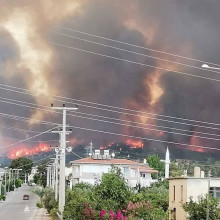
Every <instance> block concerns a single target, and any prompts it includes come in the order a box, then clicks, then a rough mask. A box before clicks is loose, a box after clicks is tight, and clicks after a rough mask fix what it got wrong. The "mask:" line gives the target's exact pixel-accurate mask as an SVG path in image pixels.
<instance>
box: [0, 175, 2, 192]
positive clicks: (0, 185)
mask: <svg viewBox="0 0 220 220" xmlns="http://www.w3.org/2000/svg"><path fill="white" fill-rule="evenodd" d="M1 195H2V179H0V196H1Z"/></svg>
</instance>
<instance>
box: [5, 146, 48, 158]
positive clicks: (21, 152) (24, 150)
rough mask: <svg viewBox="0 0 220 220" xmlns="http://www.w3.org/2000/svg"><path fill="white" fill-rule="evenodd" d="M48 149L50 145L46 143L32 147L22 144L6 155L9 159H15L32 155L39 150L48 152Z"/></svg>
mask: <svg viewBox="0 0 220 220" xmlns="http://www.w3.org/2000/svg"><path fill="white" fill-rule="evenodd" d="M48 151H50V146H49V145H46V144H40V145H38V146H36V147H34V148H28V147H25V146H22V147H19V148H16V149H13V150H12V151H11V152H10V153H9V155H8V157H9V158H10V159H16V158H18V157H22V156H32V155H34V154H38V153H41V152H48Z"/></svg>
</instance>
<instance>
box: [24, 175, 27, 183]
mask: <svg viewBox="0 0 220 220" xmlns="http://www.w3.org/2000/svg"><path fill="white" fill-rule="evenodd" d="M26 177H27V174H26V173H25V179H24V184H26V183H27V180H26Z"/></svg>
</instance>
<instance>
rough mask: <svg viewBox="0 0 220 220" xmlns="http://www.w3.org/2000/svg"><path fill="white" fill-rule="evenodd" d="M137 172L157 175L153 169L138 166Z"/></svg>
mask: <svg viewBox="0 0 220 220" xmlns="http://www.w3.org/2000/svg"><path fill="white" fill-rule="evenodd" d="M139 171H140V173H158V171H157V170H154V169H153V168H151V167H149V166H140V167H139Z"/></svg>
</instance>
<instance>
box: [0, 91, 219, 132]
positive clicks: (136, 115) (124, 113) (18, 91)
mask: <svg viewBox="0 0 220 220" xmlns="http://www.w3.org/2000/svg"><path fill="white" fill-rule="evenodd" d="M0 89H1V87H0ZM6 90H7V89H6ZM10 91H11V89H10ZM14 91H15V90H14ZM18 92H19V91H18ZM21 93H25V92H21ZM25 94H27V95H30V96H31V94H29V93H25ZM55 97H59V96H55ZM45 98H47V97H45ZM61 98H65V97H61ZM66 99H68V100H74V99H71V98H66ZM53 100H56V101H59V102H62V101H63V100H58V99H53ZM78 101H80V100H78ZM18 102H21V101H18ZM65 102H66V103H71V104H78V103H73V102H69V101H68V102H67V101H65ZM82 102H86V101H82ZM23 103H24V102H23ZM94 104H95V103H94ZM17 105H18V104H17ZM32 105H36V104H32ZM80 105H81V106H84V107H87V108H94V109H99V110H103V111H109V112H114V113H120V114H125V115H130V116H135V117H140V116H141V117H144V118H149V119H156V120H159V121H166V122H169V123H175V124H182V125H189V126H196V127H201V128H207V129H213V130H220V129H219V128H213V127H207V126H202V125H197V124H190V123H184V122H177V121H170V120H166V119H161V118H151V117H148V116H145V115H136V114H131V113H127V112H120V111H116V110H111V109H105V108H100V107H95V106H89V105H84V104H80ZM97 105H98V104H97ZM99 105H101V104H99ZM109 107H111V106H109ZM32 108H33V107H32ZM112 108H120V107H112ZM121 109H123V108H121ZM45 111H50V110H45ZM128 111H129V109H128ZM130 111H132V110H130ZM50 112H51V111H50ZM145 114H148V113H145ZM161 116H162V115H161ZM179 119H181V118H179ZM184 120H188V119H184ZM190 121H193V120H190ZM197 122H202V121H197ZM202 123H206V122H202ZM207 124H213V125H215V126H219V125H220V124H215V123H209V122H207ZM211 135H212V134H211Z"/></svg>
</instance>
